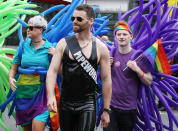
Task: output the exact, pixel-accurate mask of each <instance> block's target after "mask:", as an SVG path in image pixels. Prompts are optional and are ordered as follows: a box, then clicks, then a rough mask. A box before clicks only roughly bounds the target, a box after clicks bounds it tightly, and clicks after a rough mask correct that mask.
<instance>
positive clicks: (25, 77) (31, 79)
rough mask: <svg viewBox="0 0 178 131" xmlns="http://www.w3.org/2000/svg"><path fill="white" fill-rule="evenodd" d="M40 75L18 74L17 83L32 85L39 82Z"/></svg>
mask: <svg viewBox="0 0 178 131" xmlns="http://www.w3.org/2000/svg"><path fill="white" fill-rule="evenodd" d="M40 83H41V82H40V75H38V76H36V75H32V74H20V76H19V79H18V84H19V85H33V84H40Z"/></svg>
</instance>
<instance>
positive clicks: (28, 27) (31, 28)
mask: <svg viewBox="0 0 178 131" xmlns="http://www.w3.org/2000/svg"><path fill="white" fill-rule="evenodd" d="M33 28H43V27H41V26H27V29H29V30H30V31H32V30H33Z"/></svg>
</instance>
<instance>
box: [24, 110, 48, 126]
mask: <svg viewBox="0 0 178 131" xmlns="http://www.w3.org/2000/svg"><path fill="white" fill-rule="evenodd" d="M48 117H49V111H48V110H46V111H45V112H43V113H42V114H39V115H37V116H36V117H34V118H33V119H34V120H37V121H42V122H45V123H46V122H47V119H48ZM31 122H32V121H28V122H25V123H23V124H22V125H23V126H25V125H28V124H30V123H31Z"/></svg>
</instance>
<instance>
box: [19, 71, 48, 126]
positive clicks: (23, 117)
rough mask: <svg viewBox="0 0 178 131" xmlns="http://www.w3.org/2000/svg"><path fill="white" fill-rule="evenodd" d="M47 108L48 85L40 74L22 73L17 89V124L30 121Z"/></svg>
mask: <svg viewBox="0 0 178 131" xmlns="http://www.w3.org/2000/svg"><path fill="white" fill-rule="evenodd" d="M46 110H47V97H46V87H45V83H44V82H41V80H40V75H32V74H21V75H20V77H19V79H18V88H17V90H16V124H17V125H21V124H23V123H26V122H29V121H31V120H32V119H33V118H34V117H35V116H37V115H39V114H41V113H43V112H45V111H46Z"/></svg>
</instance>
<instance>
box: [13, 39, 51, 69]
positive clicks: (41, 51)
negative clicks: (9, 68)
mask: <svg viewBox="0 0 178 131" xmlns="http://www.w3.org/2000/svg"><path fill="white" fill-rule="evenodd" d="M51 46H52V44H51V43H50V42H48V41H47V40H46V42H45V43H44V44H43V45H42V46H41V47H40V48H38V49H35V48H34V46H33V44H32V43H31V41H28V42H25V43H24V46H23V53H22V59H21V60H20V57H19V55H18V52H19V48H18V49H17V51H16V53H15V56H14V59H13V64H17V65H20V66H21V67H22V68H29V67H45V68H48V67H49V64H50V61H49V56H48V50H49V48H50V47H51Z"/></svg>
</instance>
